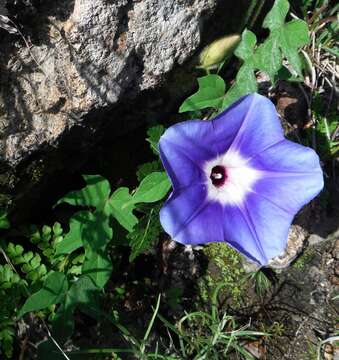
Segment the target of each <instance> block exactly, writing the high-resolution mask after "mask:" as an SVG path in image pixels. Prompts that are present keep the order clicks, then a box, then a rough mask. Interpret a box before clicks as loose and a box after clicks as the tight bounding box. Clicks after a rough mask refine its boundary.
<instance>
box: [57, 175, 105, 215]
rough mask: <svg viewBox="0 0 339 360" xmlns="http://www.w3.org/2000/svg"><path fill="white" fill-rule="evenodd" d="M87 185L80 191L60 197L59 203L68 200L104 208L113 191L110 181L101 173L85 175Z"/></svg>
mask: <svg viewBox="0 0 339 360" xmlns="http://www.w3.org/2000/svg"><path fill="white" fill-rule="evenodd" d="M84 179H85V181H86V183H87V185H86V186H85V187H84V188H83V189H81V190H78V191H72V192H70V193H68V194H67V195H66V196H64V197H63V198H62V199H60V200H59V201H58V202H57V204H60V203H63V202H66V203H68V204H70V205H76V206H87V207H95V208H97V209H104V208H105V205H106V201H107V199H108V197H109V194H110V192H111V187H110V185H109V182H108V181H107V180H106V179H105V178H103V177H102V176H100V175H84Z"/></svg>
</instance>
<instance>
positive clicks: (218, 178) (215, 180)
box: [210, 165, 227, 187]
mask: <svg viewBox="0 0 339 360" xmlns="http://www.w3.org/2000/svg"><path fill="white" fill-rule="evenodd" d="M210 179H211V181H212V184H213V185H214V186H216V187H220V186H223V185H224V184H225V181H226V180H227V172H226V168H225V167H224V166H221V165H217V166H214V168H213V169H212V171H211V175H210Z"/></svg>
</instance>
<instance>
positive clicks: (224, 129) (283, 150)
mask: <svg viewBox="0 0 339 360" xmlns="http://www.w3.org/2000/svg"><path fill="white" fill-rule="evenodd" d="M159 150H160V157H161V160H162V163H163V165H164V167H165V169H166V171H167V173H168V175H169V177H170V180H171V183H172V186H173V192H172V194H171V195H170V196H169V198H168V199H167V201H166V203H165V205H164V206H163V208H162V209H161V212H160V222H161V224H162V226H163V228H164V229H165V231H166V232H167V233H168V234H169V235H170V236H171V237H172V239H173V240H175V241H177V242H179V243H182V244H186V245H188V244H190V245H194V244H203V243H209V242H224V241H225V242H227V243H228V244H229V245H231V246H232V247H234V248H235V249H237V250H238V251H239V252H240V253H242V254H243V255H245V256H247V257H248V258H250V259H251V260H253V261H255V262H257V263H259V264H261V265H266V264H267V263H268V262H269V260H270V259H272V258H273V257H275V256H278V255H281V254H282V253H283V251H284V250H285V247H286V244H287V238H288V231H289V227H290V225H291V223H292V220H293V217H294V215H295V214H296V213H297V212H298V211H299V210H300V208H301V207H302V206H304V205H305V204H307V203H308V202H309V201H310V200H312V199H313V198H314V197H315V196H316V195H317V194H318V193H319V192H320V191H321V189H322V188H323V173H322V170H321V167H320V164H319V158H318V156H317V154H316V153H315V152H314V151H313V150H312V149H310V148H307V147H305V146H302V145H299V144H296V143H294V142H291V141H289V140H286V139H285V138H284V133H283V129H282V127H281V124H280V121H279V118H278V115H277V112H276V110H275V107H274V105H273V104H272V103H271V101H270V100H268V99H267V98H265V97H263V96H261V95H258V94H252V95H248V96H245V97H243V98H241V99H240V100H239V101H237V102H236V103H235V104H233V105H232V106H231V107H229V108H228V109H227V110H226V111H224V112H223V113H221V114H220V115H218V116H217V117H216V118H215V119H213V120H212V121H202V120H190V121H185V122H182V123H178V124H176V125H174V126H172V127H170V128H169V129H167V130H166V132H165V133H164V135H163V136H162V137H161V139H160V142H159Z"/></svg>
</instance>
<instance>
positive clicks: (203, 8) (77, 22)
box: [0, 0, 218, 166]
mask: <svg viewBox="0 0 339 360" xmlns="http://www.w3.org/2000/svg"><path fill="white" fill-rule="evenodd" d="M217 2H218V0H141V1H137V0H75V1H73V2H72V1H69V0H63V1H59V2H57V3H55V2H51V5H50V6H51V9H48V10H49V14H51V15H47V18H46V19H45V22H42V24H44V25H45V28H41V29H39V35H40V41H39V42H38V43H36V44H34V45H33V46H31V45H29V44H28V42H27V46H15V47H13V46H12V47H8V49H6V50H8V51H3V52H2V54H1V55H0V60H1V63H2V65H3V66H4V71H2V72H1V75H0V76H1V97H0V134H1V137H0V139H1V140H0V152H1V158H2V160H3V161H4V162H6V163H7V164H9V165H11V166H15V165H17V164H18V163H19V162H20V161H22V160H23V159H25V158H26V157H27V156H28V155H29V154H31V153H32V152H35V151H37V150H38V149H39V148H40V147H41V146H42V145H44V144H45V145H46V144H48V145H55V144H56V143H57V140H58V139H60V137H61V135H62V134H63V133H64V132H65V131H66V130H67V129H70V128H71V127H72V126H74V124H75V123H78V122H81V121H82V119H83V117H84V116H85V115H86V114H88V113H89V112H90V111H92V110H93V109H94V110H95V109H101V108H105V107H107V106H116V105H117V104H119V103H120V102H121V101H123V100H124V99H126V98H127V97H128V98H129V99H130V98H133V97H136V96H137V95H138V94H140V93H141V92H143V91H145V90H149V89H154V88H156V87H158V86H159V85H161V84H162V82H163V81H164V79H165V76H166V75H167V74H168V73H170V72H171V71H172V70H173V68H174V67H176V66H178V65H181V64H183V63H184V62H185V61H186V60H188V59H189V58H190V57H191V56H192V54H193V53H194V52H195V51H196V50H197V48H198V47H199V46H200V42H201V28H202V24H203V21H204V19H207V18H209V17H210V16H211V15H212V14H213V11H214V9H215V7H216V4H217ZM52 3H53V4H54V5H53V4H52ZM55 4H57V5H55ZM44 6H45V8H44V9H45V10H46V9H47V6H48V1H47V2H46V4H45V5H44ZM59 13H60V14H62V16H57V15H56V14H59ZM39 15H40V14H38V15H37V16H39ZM45 15H46V14H42V16H45ZM39 21H40V19H37V22H39ZM46 24H47V26H46ZM28 45H29V47H28Z"/></svg>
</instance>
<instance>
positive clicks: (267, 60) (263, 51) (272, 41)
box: [255, 37, 281, 83]
mask: <svg viewBox="0 0 339 360" xmlns="http://www.w3.org/2000/svg"><path fill="white" fill-rule="evenodd" d="M255 65H256V68H258V69H260V70H262V71H264V72H265V73H267V74H268V76H269V77H270V79H271V81H272V83H274V81H275V76H276V74H277V73H278V71H279V70H280V69H281V51H280V48H279V44H278V39H277V38H275V37H273V38H268V39H267V40H266V41H265V42H264V43H263V44H261V45H260V46H259V47H258V48H257V50H256V52H255Z"/></svg>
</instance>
